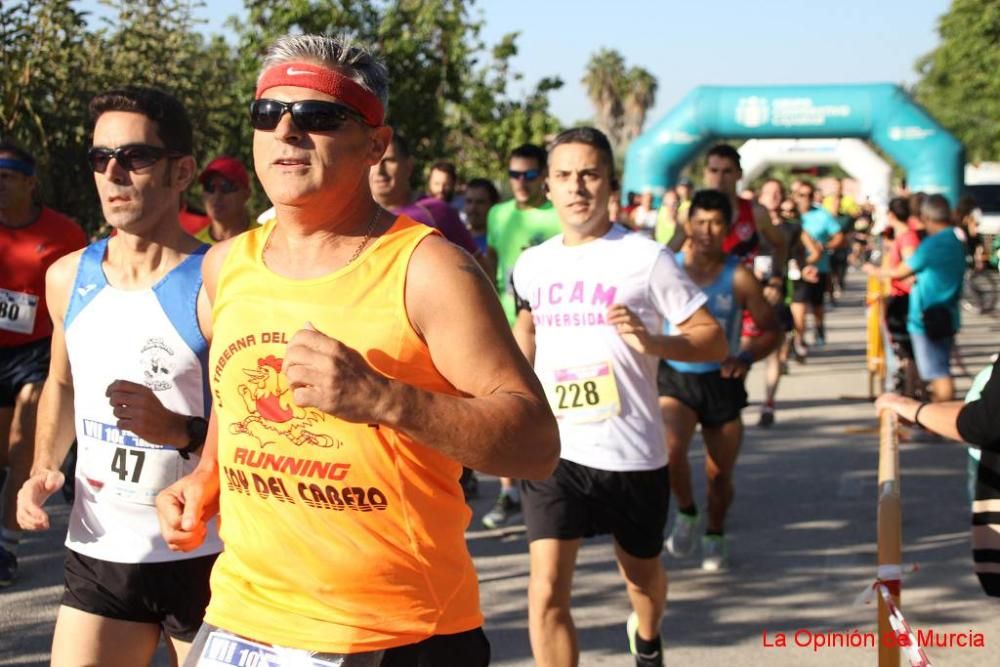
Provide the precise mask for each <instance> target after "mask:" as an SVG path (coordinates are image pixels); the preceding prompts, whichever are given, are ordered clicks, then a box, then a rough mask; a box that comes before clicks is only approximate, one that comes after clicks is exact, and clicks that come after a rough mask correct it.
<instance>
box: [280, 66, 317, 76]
mask: <svg viewBox="0 0 1000 667" xmlns="http://www.w3.org/2000/svg"><path fill="white" fill-rule="evenodd" d="M285 74H287V75H288V76H302V75H303V74H310V75H311V74H315V72H310V71H309V70H307V69H295V68H294V67H289V68H288V69H286V70H285Z"/></svg>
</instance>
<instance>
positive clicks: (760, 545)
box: [0, 275, 1000, 667]
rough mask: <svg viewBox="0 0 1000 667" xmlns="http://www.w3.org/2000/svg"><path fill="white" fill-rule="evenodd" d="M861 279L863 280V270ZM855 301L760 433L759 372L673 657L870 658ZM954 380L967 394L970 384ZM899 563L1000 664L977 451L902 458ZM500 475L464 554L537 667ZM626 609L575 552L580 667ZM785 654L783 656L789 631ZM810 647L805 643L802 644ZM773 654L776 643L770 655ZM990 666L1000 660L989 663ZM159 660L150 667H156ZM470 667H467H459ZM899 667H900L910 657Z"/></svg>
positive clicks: (40, 637)
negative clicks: (980, 560)
mask: <svg viewBox="0 0 1000 667" xmlns="http://www.w3.org/2000/svg"><path fill="white" fill-rule="evenodd" d="M852 277H853V280H854V283H855V285H860V282H861V280H860V278H859V277H858V276H857V275H854V276H852ZM860 304H861V293H860V291H858V289H857V288H856V289H854V290H851V291H849V293H848V295H847V297H846V298H845V299H844V301H843V304H842V305H841V307H839V308H837V309H836V310H835V311H833V312H832V313H831V314H830V316H829V321H828V327H827V328H828V341H829V342H828V345H827V346H826V348H825V349H823V350H820V351H817V352H816V353H815V354H814V355H813V356H811V357H810V359H809V361H808V363H807V364H806V365H796V364H793V365H792V369H791V374H790V375H789V376H787V377H785V378H784V380H783V384H782V388H781V391H780V392H779V405H778V413H777V423H776V424H775V425H774V427H772V428H771V429H769V430H761V429H759V428H757V427H756V422H757V414H758V406H757V401H758V400H759V398H760V396H761V394H762V385H763V378H762V376H761V370H762V369H755V370H754V372H753V373H752V375H751V377H750V378H749V381H748V389H749V391H750V396H751V402H752V404H751V406H750V407H749V408H747V410H746V411H745V412H744V416H745V420H746V422H747V424H748V428H747V431H746V437H745V440H744V445H743V450H742V452H741V456H740V460H739V463H738V466H737V475H736V500H735V503H734V506H733V508H732V511H731V514H730V520H729V522H728V526H727V533H728V534H729V536H730V540H731V545H730V546H731V553H732V566H731V568H730V569H729V570H727V571H725V572H721V573H713V574H709V573H705V572H702V571H701V569H700V568H699V564H700V560H699V558H698V556H697V554H695V555H692V556H691V557H688V558H684V559H680V560H677V559H673V558H670V557H669V556H667V555H664V563H665V564H666V566H667V568H668V572H669V577H670V591H669V594H668V607H667V615H666V618H665V620H664V624H663V637H664V642H665V648H666V658H667V663H668V664H674V665H680V664H686V665H729V664H736V665H741V666H744V665H746V666H749V665H831V666H832V665H838V666H840V665H871V664H874V662H875V650H874V649H871V648H828V647H819V646H817V644H818V643H819V642H820V641H823V640H820V639H817V637H822V638H823V639H824V640H826V641H837V639H836V638H837V637H840V638H845V637H848V636H849V635H848V634H845V633H852V632H853V631H855V630H856V631H857V632H859V633H862V634H864V633H869V632H874V631H875V629H876V626H875V610H874V605H871V606H867V607H863V606H862V607H856V606H853V602H854V599H855V597H856V596H857V595H858V594H859V593H860V592H861V591H862V590H863V589H864V588H865V587H866V586H868V585H870V584H871V582H872V581H873V579H874V576H875V508H876V488H875V487H876V483H875V479H876V459H877V448H878V447H877V435H876V434H875V433H874V432H873V431H872V430H870V429H871V427H874V425H875V417H874V411H873V408H872V406H871V404H870V403H869V402H868V401H867V400H865V399H864V398H863V396H864V395H865V394H866V393H867V380H866V375H865V370H864V328H863V318H862V309H861V305H860ZM998 329H1000V323H998V321H997V320H995V319H992V318H989V317H984V316H978V315H976V316H973V315H970V314H968V313H967V314H966V315H965V325H964V327H963V330H962V333H961V335H960V338H959V343H960V346H961V350H962V353H963V356H964V360H965V364H966V366H967V367H968V369H970V370H971V371H972V372H973V373H974V372H976V371H977V370H978V369H980V368H982V367H983V366H985V365H986V363H987V362H988V357H989V355H990V354H992V353H994V352H996V351H997V350H998V349H1000V345H998V340H1000V338H998V336H997V331H998ZM968 383H969V380H968V378H961V379H960V380H959V388H960V389H962V390H964V388H965V387H967V386H968ZM692 459H693V466H692V467H693V469H694V470H695V471H696V476H695V484H696V493H697V494H698V496H699V497H701V496H702V495H703V493H704V480H703V475H702V474H701V473H700V470H701V465H702V461H703V456H702V454H701V452H700V441H699V442H698V443H695V444H693V445H692ZM900 460H901V465H902V469H903V471H902V489H903V494H902V495H903V541H904V546H903V552H904V560H905V561H906V562H908V563H916V564H917V565H918V566H919V571H918V572H916V573H914V574H912V575H909V576H907V577H906V579H905V581H904V587H903V611H904V613H905V615H906V618H907V620H908V621H909V622H910V623H911V624H912V625H913V626H914V627H915V628H919V629H921V630H923V631H924V632H927V631H933V632H934V633H935V635H936V636H937V637H945V638H948V637H949V634H948V633H951V635H950V638H951V639H950V641H951V642H952V643H953V644H954V643H955V642H957V641H959V638H960V637H961V638H970V637H971V638H972V639H974V640H975V639H977V638H978V639H981V641H982V642H983V643H984V644H985V647H983V648H966V647H960V646H956V645H953V646H951V647H943V646H932V647H930V648H928V649H927V652H928V654H929V656H930V658H931V660H932V661H933V663H934V664H936V665H970V666H971V665H977V666H978V665H996V664H998V663H1000V660H998V658H997V656H996V652H997V649H998V647H1000V613H998V612H1000V606H998V604H997V603H996V602H995V601H992V600H989V599H987V598H986V597H985V596H983V595H982V594H981V593H980V590H979V586H978V583H977V581H976V579H975V576H974V575H973V573H972V563H971V555H970V548H969V538H968V529H969V510H968V500H967V497H966V489H965V479H966V478H965V474H966V472H965V471H966V453H965V449H964V448H963V447H961V446H959V445H956V444H949V443H940V442H910V443H906V444H904V445H903V446H902V451H901V455H900ZM496 489H497V482H496V480H494V479H491V478H483V479H482V481H481V496H480V498H479V499H477V500H475V501H474V502H473V507H474V509H475V517H474V518H473V523H472V525H471V526H470V529H469V532H468V538H469V548H470V550H471V551H472V554H473V556H474V557H475V561H476V565H477V567H478V570H479V576H480V585H481V592H482V600H483V610H484V613H485V615H486V618H487V622H486V628H487V632H488V634H489V636H490V639H491V642H492V645H493V653H494V661H493V664H496V665H508V666H512V667H513V666H522V665H531V664H533V662H532V659H531V651H530V647H529V643H528V633H527V599H526V589H527V575H528V558H527V545H526V543H525V541H524V535H523V530H522V529H519V528H516V527H515V528H512V529H510V530H507V531H486V530H482V529H480V524H479V518H480V517H481V516H482V515H483V514H484V513H485V512H486V511H488V509H489V506H490V505H491V503H492V499H493V495H494V494H495V493H496ZM52 511H53V514H54V521H53V524H54V528H53V529H52V530H51V531H49V532H48V533H46V534H44V535H38V536H32V537H31V538H30V539H29V540H28V541H27V542H26V544H25V545H24V548H23V550H22V551H23V556H22V558H21V567H22V577H21V579H20V580H19V581H18V582H17V583H16V585H15V586H13V587H12V588H10V589H7V590H5V591H3V592H0V665H4V666H8V665H9V666H13V665H17V666H22V667H28V666H36V665H45V664H47V658H48V647H49V643H50V641H51V634H52V626H53V622H54V618H55V610H56V606H57V604H58V600H59V596H60V594H61V581H62V579H61V576H62V575H61V569H62V547H61V541H62V537H63V532H64V529H65V519H66V514H67V512H66V507H65V505H62V504H60V503H58V502H56V503H54V505H53V507H52ZM628 612H629V607H628V602H627V599H626V596H625V592H624V586H623V584H622V582H621V580H620V578H619V576H618V573H617V570H616V568H615V565H614V559H613V554H612V550H611V545H610V542H609V541H608V540H607V539H595V540H593V541H590V542H588V543H587V544H586V545H585V546H584V548H583V549H582V551H581V553H580V559H579V563H578V567H577V573H576V579H575V583H574V619H575V621H576V624H577V628H578V631H579V633H580V637H581V647H582V651H583V654H582V659H581V664H583V665H615V666H620V667H626V666H628V665H631V664H632V662H631V659H630V658H629V656H628V655H627V652H626V647H625V631H624V624H625V619H626V617H627V615H628ZM781 636H783V637H784V638H785V639H786V642H787V646H786V647H781V646H778V645H776V644H779V643H780V637H781ZM797 643H800V644H803V645H802V646H798V645H796V644H797ZM768 644H770V646H768ZM991 656H992V657H991ZM159 663H160V660H159V659H158V660H157V661H156V663H154V664H159ZM460 664H461V663H460V661H458V662H456V665H460ZM904 664H905V661H904Z"/></svg>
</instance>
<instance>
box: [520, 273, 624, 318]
mask: <svg viewBox="0 0 1000 667" xmlns="http://www.w3.org/2000/svg"><path fill="white" fill-rule="evenodd" d="M617 292H618V288H617V287H616V286H614V285H605V284H603V283H601V282H594V283H590V282H589V281H584V280H577V281H576V282H572V283H563V282H552V283H549V284H548V285H547V286H539V287H537V288H536V289H535V290H534V293H533V294H531V293H529V294H528V298H529V301H530V303H531V310H532V313H533V316H534V321H535V326H536V327H543V326H549V327H584V326H601V325H604V324H607V322H606V320H605V314H606V313H607V310H608V308H610V307H611V305H612V304H614V302H615V294H616V293H617ZM576 306H580V307H576Z"/></svg>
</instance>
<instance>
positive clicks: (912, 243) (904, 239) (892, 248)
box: [889, 228, 920, 296]
mask: <svg viewBox="0 0 1000 667" xmlns="http://www.w3.org/2000/svg"><path fill="white" fill-rule="evenodd" d="M918 245H920V236H918V235H917V233H916V232H915V231H913V229H912V228H911V229H908V230H906V233H904V234H896V237H895V238H894V239H892V243H891V244H890V245H889V269H890V270H892V269H895V268H896V267H897V266H899V265H900V264H901V263H902V262H903V250H905V249H909V250H916V249H917V246H918ZM912 288H913V284H912V283H908V282H907V279H903V280H896V279H893V280H892V281H891V284H890V288H889V294H890V295H891V296H904V295H907V294H909V293H910V290H911V289H912Z"/></svg>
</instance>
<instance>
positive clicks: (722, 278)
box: [664, 252, 743, 373]
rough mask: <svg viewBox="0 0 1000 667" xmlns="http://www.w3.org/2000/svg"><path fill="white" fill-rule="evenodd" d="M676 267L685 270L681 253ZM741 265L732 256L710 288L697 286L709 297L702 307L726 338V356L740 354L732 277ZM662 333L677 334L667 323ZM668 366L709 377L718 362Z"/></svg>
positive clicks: (739, 323) (739, 320) (739, 325)
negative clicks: (715, 321) (727, 346)
mask: <svg viewBox="0 0 1000 667" xmlns="http://www.w3.org/2000/svg"><path fill="white" fill-rule="evenodd" d="M675 257H676V259H677V266H679V267H681V268H684V253H683V252H679V253H677V254H676V256H675ZM739 265H740V258H739V257H736V256H734V255H728V256H726V263H725V264H724V265H723V267H722V271H720V272H719V275H718V277H717V278H716V279H715V280H714V281H713V282H712V284H711V285H699V287H700V288H701V291H702V292H704V293H705V296H706V297H708V301H707V302H706V303H705V307H706V308H708V312H710V313H712V317H714V318H715V319H716V320H717V321H718V322H719V326H721V327H722V331H723V332H724V333H725V334H726V341H727V342H728V343H729V354H730V355H736V354H737V353H738V352H739V350H740V331H741V329H742V325H743V319H742V317H743V309H742V308H740V305H739V304H738V303H736V293H735V292H734V291H733V276H734V275H735V274H736V267H737V266H739ZM664 333H666V334H668V335H677V334H678V333H680V331H679V330H678V329H677V327H675V326H673V325H672V324H671V323H670V322H666V324H665V326H664ZM667 363H668V364H670V366H671V367H672V368H673V369H674V370H676V371H679V372H681V373H710V372H712V371H717V370H719V368H720V364H719V363H718V362H702V363H693V362H686V361H674V360H672V359H668V360H667Z"/></svg>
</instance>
